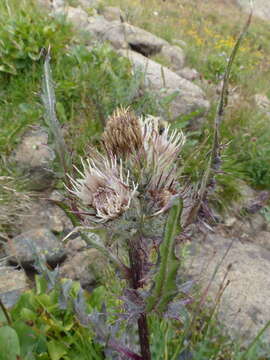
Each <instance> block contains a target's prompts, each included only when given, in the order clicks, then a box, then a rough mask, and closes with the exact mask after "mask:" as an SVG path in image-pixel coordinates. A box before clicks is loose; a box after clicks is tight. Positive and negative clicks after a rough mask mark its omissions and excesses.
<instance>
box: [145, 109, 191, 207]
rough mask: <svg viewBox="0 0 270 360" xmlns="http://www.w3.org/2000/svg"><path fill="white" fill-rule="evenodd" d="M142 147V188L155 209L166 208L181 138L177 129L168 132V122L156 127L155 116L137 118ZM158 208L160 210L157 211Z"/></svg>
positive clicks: (174, 188)
mask: <svg viewBox="0 0 270 360" xmlns="http://www.w3.org/2000/svg"><path fill="white" fill-rule="evenodd" d="M141 124H142V127H143V145H144V151H145V169H144V172H145V174H146V177H147V178H148V182H147V186H146V190H147V192H148V194H149V195H150V198H151V199H152V201H153V202H154V204H155V207H156V208H157V209H159V210H160V209H164V210H165V209H166V208H167V206H168V204H169V203H170V200H171V198H172V197H174V196H175V195H176V194H177V192H178V189H177V184H178V181H177V174H176V169H177V168H176V161H177V158H178V156H179V153H180V151H181V148H182V146H183V144H184V142H185V137H184V135H183V133H182V132H181V131H176V130H173V131H172V132H170V125H168V124H166V125H165V126H164V128H163V129H160V127H159V122H158V119H157V118H155V117H153V116H148V117H147V118H146V119H145V120H141ZM159 212H160V211H159Z"/></svg>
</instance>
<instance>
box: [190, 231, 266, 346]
mask: <svg viewBox="0 0 270 360" xmlns="http://www.w3.org/2000/svg"><path fill="white" fill-rule="evenodd" d="M194 246H197V247H194V248H193V251H194V252H193V254H192V256H191V257H190V259H189V261H188V263H187V269H188V270H187V271H188V273H189V274H190V275H191V276H192V278H194V279H197V281H198V282H199V283H200V284H201V285H203V288H206V287H207V286H208V285H209V282H210V281H211V286H210V290H209V295H210V297H212V299H214V298H216V296H217V294H218V292H219V291H220V285H221V284H222V283H224V280H223V279H224V276H225V275H226V274H227V273H228V274H227V277H226V280H225V283H226V282H227V280H229V281H230V284H229V285H228V287H227V288H226V290H225V291H224V293H223V295H222V297H221V301H220V305H219V309H220V311H219V318H220V320H221V321H222V322H223V323H224V324H225V326H226V327H227V329H228V330H229V333H230V334H231V335H233V336H235V337H237V338H238V336H239V335H240V336H241V337H243V340H244V341H249V340H251V339H254V337H255V336H256V335H257V333H258V331H259V330H260V329H261V328H262V327H263V326H264V325H265V324H266V323H267V321H268V320H269V319H270V307H269V297H270V278H269V272H270V251H269V250H267V249H266V248H262V247H261V246H258V245H256V244H253V243H250V242H245V241H244V242H240V241H239V240H238V239H234V240H231V239H228V238H224V237H221V236H219V235H215V234H214V235H208V236H207V237H206V238H205V237H204V239H203V241H200V242H196V245H195V243H194ZM225 254H227V255H226V256H225ZM224 256H225V258H224ZM216 266H218V271H217V273H216V275H215V276H214V279H213V280H211V279H212V275H213V274H214V272H215V269H216ZM228 269H229V271H228ZM265 335H266V337H267V340H268V341H269V339H270V329H269V328H268V329H267V331H266V333H265Z"/></svg>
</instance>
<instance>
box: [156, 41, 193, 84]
mask: <svg viewBox="0 0 270 360" xmlns="http://www.w3.org/2000/svg"><path fill="white" fill-rule="evenodd" d="M161 54H162V56H163V57H165V59H167V60H168V61H169V62H170V68H171V69H172V70H174V71H176V70H180V69H182V68H183V66H184V64H185V54H184V51H183V50H182V49H181V48H180V47H179V46H171V45H164V46H162V48H161ZM187 80H189V79H187Z"/></svg>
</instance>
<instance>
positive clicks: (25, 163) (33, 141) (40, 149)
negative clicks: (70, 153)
mask: <svg viewBox="0 0 270 360" xmlns="http://www.w3.org/2000/svg"><path fill="white" fill-rule="evenodd" d="M54 159H55V153H54V151H53V150H52V149H51V148H50V147H49V146H48V133H47V131H46V130H45V129H42V128H39V127H35V128H32V129H31V130H30V131H28V132H26V133H25V134H24V135H23V137H22V141H21V143H20V144H19V145H18V146H17V148H16V150H15V151H14V153H13V154H12V160H14V161H16V162H17V163H18V165H19V166H22V167H27V168H36V167H44V166H48V165H50V164H51V163H52V161H53V160H54Z"/></svg>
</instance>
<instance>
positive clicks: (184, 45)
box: [172, 39, 187, 48]
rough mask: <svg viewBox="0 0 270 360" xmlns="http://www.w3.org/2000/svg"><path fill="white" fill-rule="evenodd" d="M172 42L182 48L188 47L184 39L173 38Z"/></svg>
mask: <svg viewBox="0 0 270 360" xmlns="http://www.w3.org/2000/svg"><path fill="white" fill-rule="evenodd" d="M172 43H173V44H174V45H177V46H180V48H186V47H187V43H186V42H185V41H184V40H180V39H172Z"/></svg>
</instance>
